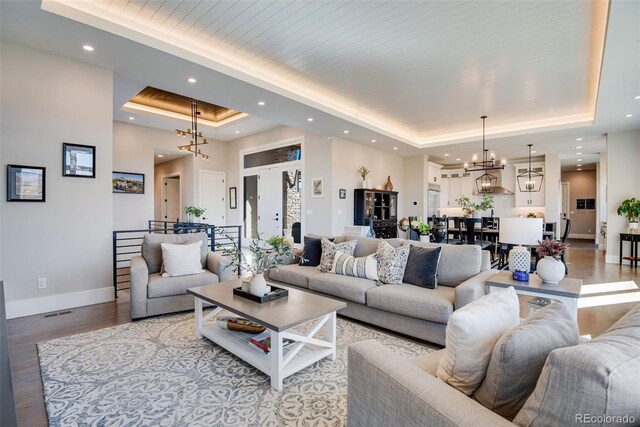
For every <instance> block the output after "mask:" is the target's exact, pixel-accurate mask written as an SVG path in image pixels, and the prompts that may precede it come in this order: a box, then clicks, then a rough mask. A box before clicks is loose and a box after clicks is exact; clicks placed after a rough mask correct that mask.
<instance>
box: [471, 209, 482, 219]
mask: <svg viewBox="0 0 640 427" xmlns="http://www.w3.org/2000/svg"><path fill="white" fill-rule="evenodd" d="M471 216H472V217H473V218H482V214H481V213H480V212H479V211H473V214H472V215H471Z"/></svg>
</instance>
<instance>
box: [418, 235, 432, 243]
mask: <svg viewBox="0 0 640 427" xmlns="http://www.w3.org/2000/svg"><path fill="white" fill-rule="evenodd" d="M420 241H421V242H423V243H429V242H430V241H431V235H429V234H421V235H420Z"/></svg>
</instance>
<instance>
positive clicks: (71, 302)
mask: <svg viewBox="0 0 640 427" xmlns="http://www.w3.org/2000/svg"><path fill="white" fill-rule="evenodd" d="M114 299H115V298H114V296H113V287H111V286H108V287H105V288H98V289H91V290H88V291H79V292H70V293H67V294H58V295H50V296H46V297H39V298H29V299H21V300H17V301H7V302H6V311H7V319H15V318H17V317H25V316H32V315H34V314H41V313H49V312H52V311H58V310H65V309H68V308H74V307H82V306H84V305H92V304H100V303H103V302H108V301H113V300H114Z"/></svg>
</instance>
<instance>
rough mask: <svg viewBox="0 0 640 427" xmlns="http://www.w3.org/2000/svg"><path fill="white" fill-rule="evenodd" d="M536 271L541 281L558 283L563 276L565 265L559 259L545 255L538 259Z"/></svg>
mask: <svg viewBox="0 0 640 427" xmlns="http://www.w3.org/2000/svg"><path fill="white" fill-rule="evenodd" d="M536 271H537V273H538V276H540V278H541V279H542V281H543V282H545V283H558V282H559V281H561V280H562V279H563V278H564V272H565V266H564V263H563V262H562V261H560V260H559V259H555V258H554V257H552V256H546V257H544V258H542V259H541V260H540V261H538V265H537V267H536Z"/></svg>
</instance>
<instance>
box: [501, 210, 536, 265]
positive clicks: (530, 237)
mask: <svg viewBox="0 0 640 427" xmlns="http://www.w3.org/2000/svg"><path fill="white" fill-rule="evenodd" d="M542 221H543V220H542V218H500V235H499V241H500V243H506V244H510V245H518V246H516V247H515V248H513V249H511V251H510V252H509V271H511V272H512V273H513V272H515V271H526V272H529V269H530V267H531V252H529V249H527V248H525V247H524V246H522V245H527V246H536V245H537V244H538V241H539V240H542V227H543V224H542Z"/></svg>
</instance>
